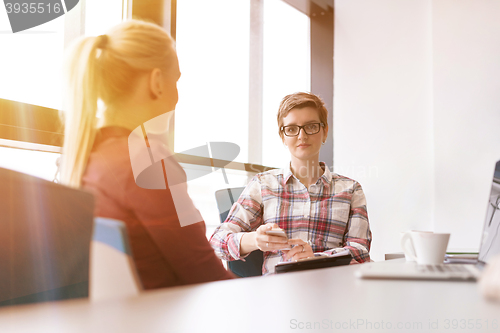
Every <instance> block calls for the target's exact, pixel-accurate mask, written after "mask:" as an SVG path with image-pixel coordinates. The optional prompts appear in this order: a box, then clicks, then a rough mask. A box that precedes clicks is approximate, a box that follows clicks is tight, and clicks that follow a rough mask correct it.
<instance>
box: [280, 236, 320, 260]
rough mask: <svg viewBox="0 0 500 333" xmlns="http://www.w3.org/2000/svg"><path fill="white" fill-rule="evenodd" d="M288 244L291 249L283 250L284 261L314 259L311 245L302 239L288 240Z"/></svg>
mask: <svg viewBox="0 0 500 333" xmlns="http://www.w3.org/2000/svg"><path fill="white" fill-rule="evenodd" d="M288 244H290V245H292V246H293V248H292V249H291V250H283V253H285V260H288V259H292V260H293V261H297V260H299V259H305V258H309V257H314V252H313V250H312V247H311V245H309V244H308V243H307V242H305V241H303V240H302V239H300V238H294V239H289V240H288ZM294 245H295V246H294Z"/></svg>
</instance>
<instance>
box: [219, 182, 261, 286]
mask: <svg viewBox="0 0 500 333" xmlns="http://www.w3.org/2000/svg"><path fill="white" fill-rule="evenodd" d="M244 189H245V188H244V187H235V188H227V189H222V190H218V191H216V192H215V199H216V201H217V207H218V208H219V216H220V221H221V223H222V222H224V221H225V220H226V218H227V215H228V214H229V210H230V209H231V207H232V206H233V204H234V203H235V201H237V200H238V198H239V196H240V195H241V193H242V192H243V190H244ZM263 263H264V253H263V252H262V251H261V250H255V251H253V252H252V253H250V255H249V256H248V257H246V258H245V261H242V260H235V261H228V263H227V265H228V268H229V270H230V271H231V272H233V273H234V274H235V275H237V276H239V277H249V276H260V275H262V265H263Z"/></svg>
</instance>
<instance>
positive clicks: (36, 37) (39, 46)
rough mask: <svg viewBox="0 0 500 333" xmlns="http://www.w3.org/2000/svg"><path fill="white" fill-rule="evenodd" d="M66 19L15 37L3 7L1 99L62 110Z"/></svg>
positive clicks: (0, 19)
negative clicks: (62, 63) (62, 72)
mask: <svg viewBox="0 0 500 333" xmlns="http://www.w3.org/2000/svg"><path fill="white" fill-rule="evenodd" d="M64 18H65V16H60V17H58V18H56V19H54V20H52V21H50V22H47V23H45V24H42V25H40V26H37V27H34V28H31V29H28V30H25V31H21V32H18V33H15V34H14V33H12V30H11V27H10V23H9V19H8V17H7V12H6V10H5V6H3V4H0V45H1V46H0V48H1V51H0V98H3V99H9V100H14V101H19V102H24V103H30V104H35V105H41V106H45V107H50V108H60V105H61V62H62V60H63V51H64Z"/></svg>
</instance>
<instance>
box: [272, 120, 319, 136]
mask: <svg viewBox="0 0 500 333" xmlns="http://www.w3.org/2000/svg"><path fill="white" fill-rule="evenodd" d="M321 127H325V124H323V123H311V124H306V125H304V126H299V125H289V126H281V131H282V132H283V134H285V135H286V136H297V135H299V133H300V129H303V130H304V132H305V133H306V134H307V135H313V134H316V133H318V132H319V130H320V129H321Z"/></svg>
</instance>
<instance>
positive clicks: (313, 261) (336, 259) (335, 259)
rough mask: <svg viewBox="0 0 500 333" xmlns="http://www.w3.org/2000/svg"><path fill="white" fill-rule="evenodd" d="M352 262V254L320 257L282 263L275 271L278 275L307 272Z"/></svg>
mask: <svg viewBox="0 0 500 333" xmlns="http://www.w3.org/2000/svg"><path fill="white" fill-rule="evenodd" d="M351 260H352V256H351V255H350V254H344V255H341V256H328V255H320V256H314V257H311V258H306V259H299V260H298V261H293V262H282V263H279V264H277V265H276V267H275V271H276V273H277V274H280V273H288V272H298V271H305V270H308V269H317V268H326V267H334V266H345V265H349V263H350V262H351Z"/></svg>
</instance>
